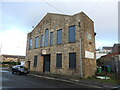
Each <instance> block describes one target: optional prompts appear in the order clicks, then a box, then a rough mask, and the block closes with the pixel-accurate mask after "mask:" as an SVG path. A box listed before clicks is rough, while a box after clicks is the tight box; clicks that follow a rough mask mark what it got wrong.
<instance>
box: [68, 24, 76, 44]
mask: <svg viewBox="0 0 120 90" xmlns="http://www.w3.org/2000/svg"><path fill="white" fill-rule="evenodd" d="M68 35H69V36H68V37H69V42H75V41H76V29H75V25H73V26H70V27H69V34H68Z"/></svg>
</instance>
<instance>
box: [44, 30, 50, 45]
mask: <svg viewBox="0 0 120 90" xmlns="http://www.w3.org/2000/svg"><path fill="white" fill-rule="evenodd" d="M48 42H49V30H48V29H47V30H46V31H45V47H47V46H48Z"/></svg>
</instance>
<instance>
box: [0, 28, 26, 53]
mask: <svg viewBox="0 0 120 90" xmlns="http://www.w3.org/2000/svg"><path fill="white" fill-rule="evenodd" d="M26 40H27V34H25V33H23V32H22V31H21V30H19V29H11V30H5V31H3V32H0V43H1V44H2V50H1V53H2V54H13V55H17V54H19V55H25V50H26Z"/></svg>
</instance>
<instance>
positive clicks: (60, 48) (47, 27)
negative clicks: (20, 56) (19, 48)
mask: <svg viewBox="0 0 120 90" xmlns="http://www.w3.org/2000/svg"><path fill="white" fill-rule="evenodd" d="M26 66H27V67H28V68H30V71H35V72H40V73H52V74H60V75H72V76H80V77H82V78H87V77H91V76H93V75H94V74H95V70H96V55H95V33H94V22H93V21H92V20H91V19H90V18H89V17H88V16H87V15H86V14H85V13H83V12H81V13H78V14H75V15H72V16H70V15H61V14H53V13H48V14H47V15H46V16H45V17H44V18H43V19H42V20H41V21H40V22H39V23H38V25H37V26H36V27H35V28H34V29H33V30H32V32H30V33H28V35H27V48H26Z"/></svg>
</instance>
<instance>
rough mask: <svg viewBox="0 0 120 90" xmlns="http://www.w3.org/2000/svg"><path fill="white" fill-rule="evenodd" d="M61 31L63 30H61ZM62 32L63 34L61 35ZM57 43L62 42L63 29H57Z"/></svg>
mask: <svg viewBox="0 0 120 90" xmlns="http://www.w3.org/2000/svg"><path fill="white" fill-rule="evenodd" d="M60 31H61V32H60ZM58 34H60V35H61V36H59V35H58ZM59 41H60V42H59ZM57 44H58V45H59V44H62V29H59V30H57Z"/></svg>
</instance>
